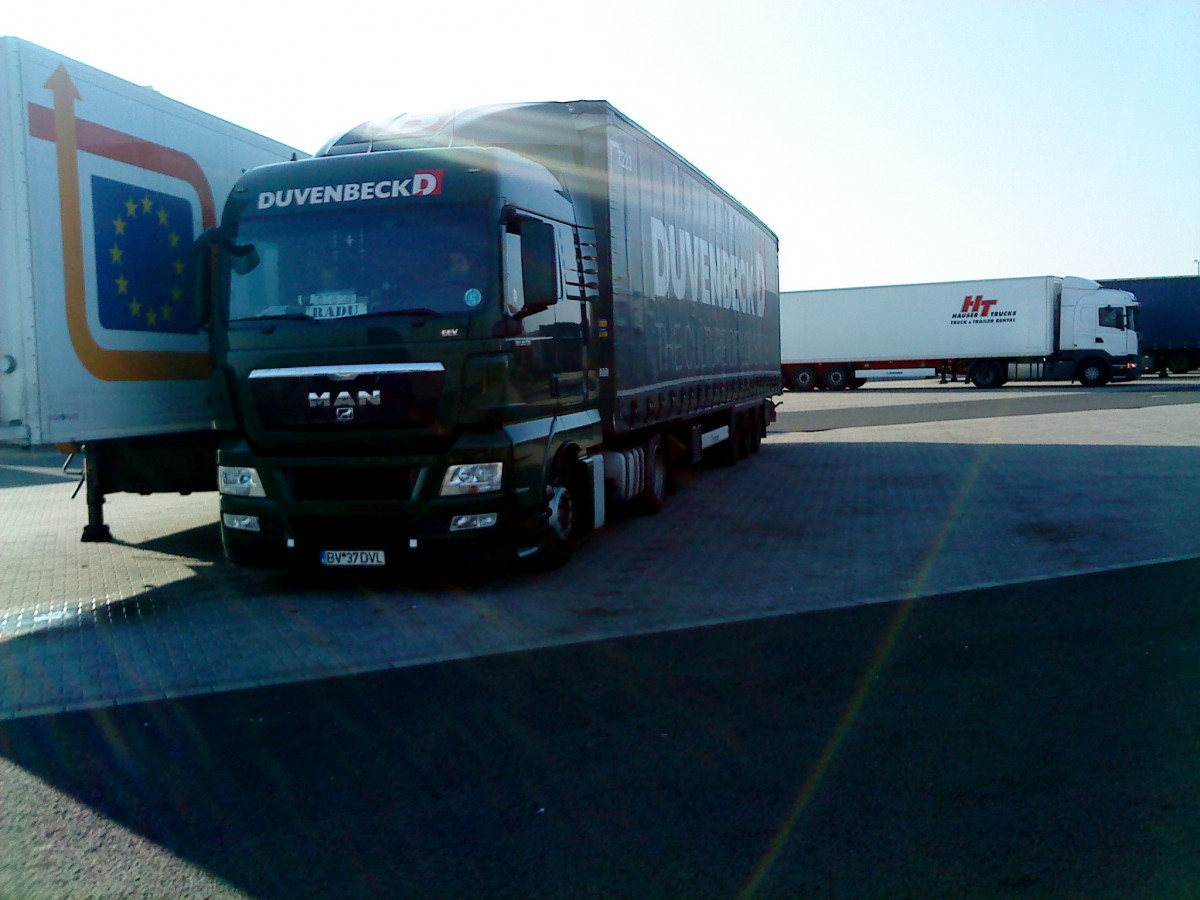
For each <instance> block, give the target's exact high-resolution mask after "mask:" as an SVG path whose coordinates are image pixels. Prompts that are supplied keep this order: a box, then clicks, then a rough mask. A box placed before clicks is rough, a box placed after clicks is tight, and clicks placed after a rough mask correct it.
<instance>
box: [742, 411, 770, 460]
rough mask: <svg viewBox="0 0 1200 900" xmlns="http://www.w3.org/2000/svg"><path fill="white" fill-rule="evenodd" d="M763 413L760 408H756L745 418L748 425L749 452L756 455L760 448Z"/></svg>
mask: <svg viewBox="0 0 1200 900" xmlns="http://www.w3.org/2000/svg"><path fill="white" fill-rule="evenodd" d="M765 415H766V414H765V413H764V412H763V408H762V407H761V406H756V407H754V409H752V410H750V412H749V413H747V414H746V418H747V420H748V421H749V423H750V452H751V453H757V452H758V451H759V448H760V447H762V439H763V431H764V428H763V425H764V422H763V420H764V418H765Z"/></svg>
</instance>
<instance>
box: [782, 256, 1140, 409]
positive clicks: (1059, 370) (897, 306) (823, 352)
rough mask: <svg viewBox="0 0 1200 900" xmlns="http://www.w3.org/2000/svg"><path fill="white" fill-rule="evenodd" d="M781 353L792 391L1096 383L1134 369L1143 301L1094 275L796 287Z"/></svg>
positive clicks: (785, 305)
mask: <svg viewBox="0 0 1200 900" xmlns="http://www.w3.org/2000/svg"><path fill="white" fill-rule="evenodd" d="M780 353H781V358H782V374H783V380H784V383H785V384H786V385H787V386H788V387H790V388H791V389H792V390H811V389H812V388H827V389H831V390H840V389H843V388H855V387H861V386H862V385H863V384H865V383H866V381H868V380H870V379H873V378H895V377H920V376H924V375H933V374H945V375H954V376H960V375H961V376H963V377H965V378H966V379H967V380H968V381H970V382H972V383H973V384H974V385H975V386H976V387H981V388H994V387H1000V386H1001V385H1003V384H1005V383H1006V382H1008V381H1010V380H1011V381H1070V380H1075V381H1079V382H1080V383H1082V384H1084V385H1087V386H1098V385H1103V384H1107V383H1108V382H1109V381H1116V380H1124V379H1129V378H1136V377H1137V375H1138V373H1139V371H1140V369H1139V366H1138V336H1137V302H1136V300H1135V299H1134V297H1133V296H1132V295H1131V294H1129V293H1126V292H1124V291H1119V290H1111V289H1106V288H1102V287H1101V286H1100V285H1099V284H1097V283H1096V282H1094V281H1089V280H1088V279H1085V278H1057V277H1053V276H1043V277H1035V278H1001V279H989V280H980V281H954V282H942V283H935V284H908V285H894V286H883V287H864V288H847V289H842V290H827V291H788V292H784V293H783V294H782V295H781V298H780Z"/></svg>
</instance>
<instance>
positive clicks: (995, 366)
mask: <svg viewBox="0 0 1200 900" xmlns="http://www.w3.org/2000/svg"><path fill="white" fill-rule="evenodd" d="M971 383H972V384H974V385H975V387H977V388H985V389H986V388H998V387H1000V385H1002V384H1003V383H1004V376H1003V375H1002V374H1001V372H1000V364H999V363H995V362H992V361H991V360H990V359H985V360H983V362H977V363H975V365H974V366H973V367H972V368H971Z"/></svg>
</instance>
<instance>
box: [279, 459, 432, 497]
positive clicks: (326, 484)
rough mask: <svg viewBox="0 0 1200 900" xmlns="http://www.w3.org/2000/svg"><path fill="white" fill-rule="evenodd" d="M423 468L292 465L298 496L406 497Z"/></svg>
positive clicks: (409, 494)
mask: <svg viewBox="0 0 1200 900" xmlns="http://www.w3.org/2000/svg"><path fill="white" fill-rule="evenodd" d="M420 473H421V470H420V468H419V467H417V466H378V467H374V466H354V467H346V468H338V467H328V468H326V467H320V468H303V469H292V470H291V472H290V473H289V477H290V481H291V486H292V497H293V498H294V499H295V500H298V501H303V500H407V499H409V498H410V497H412V493H413V489H414V488H415V487H416V484H417V476H418V475H420Z"/></svg>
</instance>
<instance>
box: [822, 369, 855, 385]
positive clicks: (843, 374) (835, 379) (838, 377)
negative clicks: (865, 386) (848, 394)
mask: <svg viewBox="0 0 1200 900" xmlns="http://www.w3.org/2000/svg"><path fill="white" fill-rule="evenodd" d="M852 377H853V376H852V375H851V374H850V370H849V369H847V368H846V367H845V366H834V367H833V368H831V369H828V370H826V372H825V387H827V388H829V390H831V391H844V390H846V388H848V387H849V386H850V379H851V378H852Z"/></svg>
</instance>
